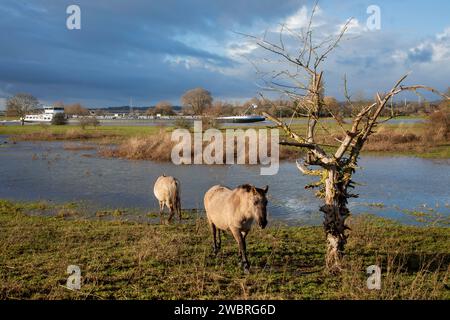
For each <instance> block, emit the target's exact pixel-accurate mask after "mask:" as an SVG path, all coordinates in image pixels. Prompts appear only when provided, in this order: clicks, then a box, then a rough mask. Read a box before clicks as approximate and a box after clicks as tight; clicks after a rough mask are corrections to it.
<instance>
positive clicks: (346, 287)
mask: <svg viewBox="0 0 450 320" xmlns="http://www.w3.org/2000/svg"><path fill="white" fill-rule="evenodd" d="M66 207H67V208H69V209H70V210H73V211H72V213H73V214H72V215H70V218H69V217H68V216H64V215H59V214H58V210H57V211H55V212H54V214H53V215H52V216H47V217H42V216H37V213H39V212H41V213H45V212H46V210H48V207H47V206H46V205H43V204H42V203H39V204H35V203H12V202H9V201H5V200H3V201H0V280H1V286H0V298H2V299H16V298H18V299H450V294H449V290H448V288H449V280H448V272H449V267H448V263H449V261H450V241H449V239H450V229H449V228H438V227H412V226H402V225H398V224H396V223H394V222H392V221H389V220H383V219H379V218H374V217H371V216H365V217H358V218H355V219H352V225H351V226H352V232H351V236H350V238H349V243H348V245H347V255H346V258H345V261H344V271H343V272H342V273H340V274H338V275H332V274H329V273H327V272H326V270H325V269H324V252H325V243H324V236H323V231H322V228H321V227H314V226H313V227H287V226H283V225H280V224H277V223H274V222H272V223H271V225H269V227H268V228H266V229H265V230H260V229H257V228H255V229H254V230H252V232H251V233H250V235H249V236H248V244H247V247H248V255H249V259H250V262H251V265H252V266H251V273H250V274H249V275H245V274H243V273H242V270H241V268H240V267H239V266H238V263H237V262H238V258H237V246H236V244H235V242H234V240H233V239H232V238H231V237H230V236H226V237H225V238H224V240H223V244H222V250H221V252H219V254H218V255H217V256H214V255H212V247H211V235H210V233H209V231H208V227H207V223H206V221H205V220H204V219H203V218H191V219H188V220H186V221H185V223H183V224H178V223H175V224H172V225H159V224H147V223H137V222H130V221H126V219H124V218H123V217H121V216H120V215H115V214H114V213H113V212H114V211H110V213H111V216H112V217H111V219H109V220H106V219H104V218H102V217H97V218H94V219H86V217H85V214H84V213H83V211H82V209H77V208H78V207H79V206H77V205H76V204H73V203H72V204H69V205H68V206H66ZM53 209H55V207H53ZM59 209H61V208H59ZM52 212H53V211H52ZM30 213H31V214H30ZM71 264H75V265H78V266H80V268H81V273H82V286H81V290H79V291H71V290H68V289H66V288H65V287H64V286H65V284H66V280H67V277H68V275H67V274H66V269H67V266H68V265H71ZM371 264H377V265H379V266H381V268H382V289H381V290H379V291H378V290H368V289H367V288H366V277H367V276H366V274H365V269H366V268H367V266H369V265H371Z"/></svg>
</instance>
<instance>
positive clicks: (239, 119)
mask: <svg viewBox="0 0 450 320" xmlns="http://www.w3.org/2000/svg"><path fill="white" fill-rule="evenodd" d="M216 120H217V121H219V122H228V123H230V122H232V123H249V122H259V121H264V120H266V118H264V117H263V116H258V115H242V116H228V117H217V118H216Z"/></svg>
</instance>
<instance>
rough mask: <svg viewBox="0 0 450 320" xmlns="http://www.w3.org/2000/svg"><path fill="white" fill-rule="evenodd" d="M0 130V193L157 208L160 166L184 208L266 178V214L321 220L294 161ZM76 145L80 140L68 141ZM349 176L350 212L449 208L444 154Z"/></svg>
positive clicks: (379, 161)
mask: <svg viewBox="0 0 450 320" xmlns="http://www.w3.org/2000/svg"><path fill="white" fill-rule="evenodd" d="M5 141H7V137H6V136H0V145H1V147H0V164H1V165H0V198H2V199H12V200H27V201H35V200H47V201H54V202H57V203H62V202H69V201H77V202H78V201H82V202H83V203H85V204H87V205H88V206H89V207H92V208H111V209H114V208H135V209H137V210H141V211H145V212H149V211H152V210H153V211H154V210H156V209H157V202H156V199H155V198H154V196H153V193H152V190H153V183H154V181H155V180H156V178H157V177H158V176H159V175H161V174H163V173H165V174H167V175H173V176H175V177H177V178H178V179H179V180H180V182H181V190H182V191H181V195H182V196H181V200H182V206H183V207H184V208H192V209H202V208H203V203H202V201H203V195H204V193H205V192H206V190H208V188H210V187H211V186H212V185H215V184H224V185H227V186H230V187H234V186H237V185H239V184H243V183H251V184H254V185H256V186H259V187H262V186H264V185H266V184H267V185H269V187H270V189H269V194H270V197H269V214H270V217H271V218H273V219H279V220H283V221H285V222H287V223H289V224H320V223H321V214H320V213H319V211H318V207H319V206H320V201H319V200H317V199H316V198H315V197H314V194H313V192H312V191H310V190H305V189H304V186H305V184H307V183H308V182H311V181H313V180H314V179H315V178H312V177H307V176H303V175H301V174H300V172H299V171H298V170H297V168H296V166H295V164H294V163H291V162H283V163H281V164H280V170H279V172H278V174H276V175H273V176H261V175H259V172H260V171H259V167H258V166H238V165H213V166H206V165H189V166H176V165H173V164H172V163H156V162H150V161H130V160H122V159H106V158H101V157H98V156H97V155H96V151H95V150H78V151H69V150H65V149H64V146H67V145H68V144H70V145H71V146H73V145H74V142H69V143H68V142H28V141H25V142H18V143H17V144H12V143H4V142H5ZM75 144H77V145H78V144H79V143H75ZM359 164H360V166H361V169H360V170H358V171H357V173H356V175H355V177H354V180H355V181H356V182H358V183H359V184H360V185H358V186H357V187H356V190H355V192H357V193H359V194H360V197H359V198H357V199H351V201H350V203H349V208H350V210H351V212H352V213H353V214H360V213H374V214H377V215H380V216H384V217H390V218H394V219H397V220H399V221H401V222H404V223H414V219H412V218H411V216H410V215H407V214H405V213H404V210H417V211H425V212H437V213H440V214H444V215H449V212H450V192H449V187H448V186H449V185H450V160H448V159H447V160H429V159H420V158H410V157H367V156H365V157H362V158H361V160H360V163H359Z"/></svg>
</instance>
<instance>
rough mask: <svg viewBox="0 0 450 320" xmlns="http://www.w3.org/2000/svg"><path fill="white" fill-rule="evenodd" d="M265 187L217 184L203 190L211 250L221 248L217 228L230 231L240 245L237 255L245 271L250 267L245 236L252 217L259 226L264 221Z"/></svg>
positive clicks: (266, 189)
mask: <svg viewBox="0 0 450 320" xmlns="http://www.w3.org/2000/svg"><path fill="white" fill-rule="evenodd" d="M268 190H269V186H266V187H265V188H263V189H260V188H256V187H254V186H252V185H249V184H244V185H241V186H239V187H237V188H236V189H234V190H231V189H229V188H227V187H224V186H220V185H216V186H214V187H212V188H211V189H209V190H208V191H207V192H206V194H205V198H204V204H205V210H206V216H207V218H208V223H209V225H210V226H211V231H212V234H213V239H214V253H215V254H217V252H218V251H219V249H220V245H221V239H220V230H224V231H225V230H228V231H230V232H231V234H232V235H233V237H234V239H235V240H236V242H237V243H238V245H239V256H240V258H241V264H242V266H243V268H244V272H245V273H248V272H249V268H250V263H249V262H248V259H247V249H246V244H245V238H246V237H247V234H248V232H249V231H250V229H251V227H252V223H253V221H254V220H256V222H257V223H258V225H259V226H260V227H261V228H262V229H264V228H265V227H266V225H267V210H266V207H267V198H266V194H267V191H268ZM217 231H218V236H219V239H218V240H219V241H218V242H217V239H216V232H217Z"/></svg>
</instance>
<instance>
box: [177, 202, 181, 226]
mask: <svg viewBox="0 0 450 320" xmlns="http://www.w3.org/2000/svg"><path fill="white" fill-rule="evenodd" d="M177 211H178V219H179V220H180V222H181V201H180V198H178V197H177Z"/></svg>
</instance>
